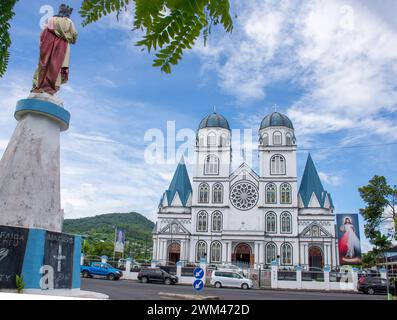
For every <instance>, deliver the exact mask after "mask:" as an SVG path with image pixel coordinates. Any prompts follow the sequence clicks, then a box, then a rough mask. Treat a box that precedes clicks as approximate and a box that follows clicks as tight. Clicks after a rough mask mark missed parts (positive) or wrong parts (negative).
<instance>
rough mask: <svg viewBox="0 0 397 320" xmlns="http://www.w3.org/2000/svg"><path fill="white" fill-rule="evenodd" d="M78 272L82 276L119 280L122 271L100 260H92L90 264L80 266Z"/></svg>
mask: <svg viewBox="0 0 397 320" xmlns="http://www.w3.org/2000/svg"><path fill="white" fill-rule="evenodd" d="M80 272H81V274H82V275H83V277H84V278H92V277H94V276H102V277H106V278H108V279H109V280H119V279H120V278H121V276H122V275H123V273H122V272H121V271H120V270H119V269H116V268H113V267H112V266H111V265H110V264H107V263H102V262H93V263H91V265H90V266H80Z"/></svg>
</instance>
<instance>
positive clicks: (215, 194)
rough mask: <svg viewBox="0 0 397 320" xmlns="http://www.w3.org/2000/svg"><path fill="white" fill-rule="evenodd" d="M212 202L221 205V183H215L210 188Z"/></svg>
mask: <svg viewBox="0 0 397 320" xmlns="http://www.w3.org/2000/svg"><path fill="white" fill-rule="evenodd" d="M212 202H213V203H222V202H223V186H222V184H221V183H215V184H214V186H213V187H212Z"/></svg>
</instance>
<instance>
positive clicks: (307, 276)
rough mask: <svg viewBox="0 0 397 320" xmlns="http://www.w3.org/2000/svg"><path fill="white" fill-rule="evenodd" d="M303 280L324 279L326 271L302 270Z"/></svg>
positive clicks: (321, 280) (320, 280)
mask: <svg viewBox="0 0 397 320" xmlns="http://www.w3.org/2000/svg"><path fill="white" fill-rule="evenodd" d="M302 281H319V282H323V281H324V272H321V271H302Z"/></svg>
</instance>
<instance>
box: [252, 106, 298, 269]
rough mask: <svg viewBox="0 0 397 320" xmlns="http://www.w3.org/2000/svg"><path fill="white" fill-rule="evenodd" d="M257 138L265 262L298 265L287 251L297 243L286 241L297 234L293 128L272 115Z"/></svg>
mask: <svg viewBox="0 0 397 320" xmlns="http://www.w3.org/2000/svg"><path fill="white" fill-rule="evenodd" d="M259 137H260V138H259V147H258V149H259V159H260V160H259V168H260V169H259V176H260V178H259V179H260V182H259V190H260V199H259V201H260V206H261V207H262V208H263V218H264V229H265V242H266V249H265V251H266V261H265V263H266V264H269V263H270V262H271V260H272V258H275V257H276V256H277V255H280V257H281V263H283V264H284V263H286V264H290V263H298V261H297V257H296V256H294V255H293V254H292V253H291V252H297V249H298V245H299V244H298V241H296V239H291V238H290V237H295V236H297V234H298V231H299V230H298V190H297V164H296V139H295V133H294V127H293V125H292V122H291V120H290V119H289V118H288V117H287V116H286V115H284V114H281V113H279V112H273V113H271V114H269V115H267V116H266V117H265V118H264V119H263V120H262V122H261V125H260V128H259ZM278 241H279V242H278ZM272 246H274V247H272ZM272 248H274V249H272ZM272 250H274V251H276V252H274V251H272ZM273 252H274V253H273Z"/></svg>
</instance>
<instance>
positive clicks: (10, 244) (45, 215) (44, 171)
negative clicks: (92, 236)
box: [0, 99, 81, 292]
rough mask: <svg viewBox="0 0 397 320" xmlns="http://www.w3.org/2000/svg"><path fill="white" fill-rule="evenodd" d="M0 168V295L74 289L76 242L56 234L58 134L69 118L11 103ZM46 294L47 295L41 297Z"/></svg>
mask: <svg viewBox="0 0 397 320" xmlns="http://www.w3.org/2000/svg"><path fill="white" fill-rule="evenodd" d="M15 118H16V119H17V120H18V124H17V127H16V129H15V131H14V133H13V135H12V137H11V139H10V142H9V144H8V146H7V149H6V151H5V153H4V155H3V158H2V159H1V162H0V262H1V263H0V289H5V290H13V289H16V287H17V285H16V278H17V275H18V276H20V277H23V282H24V284H25V289H29V290H38V291H41V290H45V291H46V292H49V291H52V289H60V290H72V289H79V288H80V257H81V237H80V236H75V235H68V234H64V233H61V231H62V222H63V212H62V210H61V197H60V151H59V149H60V146H59V140H60V132H61V131H64V130H67V129H68V126H69V120H70V114H69V112H67V111H66V110H65V109H63V108H62V107H60V106H59V105H56V104H54V103H52V102H49V101H43V100H38V99H24V100H20V101H18V103H17V108H16V111H15ZM47 290H48V291H47Z"/></svg>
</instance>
